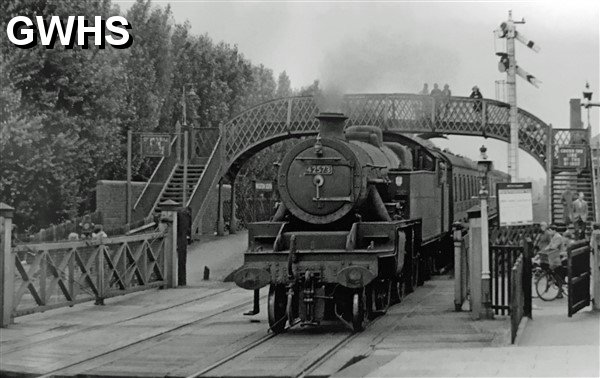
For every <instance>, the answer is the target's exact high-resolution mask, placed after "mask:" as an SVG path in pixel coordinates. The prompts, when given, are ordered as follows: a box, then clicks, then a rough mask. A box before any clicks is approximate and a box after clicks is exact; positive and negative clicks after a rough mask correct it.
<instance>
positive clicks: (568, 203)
mask: <svg viewBox="0 0 600 378" xmlns="http://www.w3.org/2000/svg"><path fill="white" fill-rule="evenodd" d="M560 202H561V203H562V205H563V223H564V224H569V223H571V214H573V192H572V191H571V187H570V186H567V188H566V189H565V191H564V192H563V194H562V195H561V196H560Z"/></svg>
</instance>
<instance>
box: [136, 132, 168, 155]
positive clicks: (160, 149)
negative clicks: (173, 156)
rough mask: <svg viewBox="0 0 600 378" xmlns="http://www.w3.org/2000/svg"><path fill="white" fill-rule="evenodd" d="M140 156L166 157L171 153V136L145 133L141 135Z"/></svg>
mask: <svg viewBox="0 0 600 378" xmlns="http://www.w3.org/2000/svg"><path fill="white" fill-rule="evenodd" d="M140 149H141V151H140V154H141V155H142V157H164V156H169V155H170V153H171V136H170V135H169V134H155V133H144V134H142V135H141V141H140Z"/></svg>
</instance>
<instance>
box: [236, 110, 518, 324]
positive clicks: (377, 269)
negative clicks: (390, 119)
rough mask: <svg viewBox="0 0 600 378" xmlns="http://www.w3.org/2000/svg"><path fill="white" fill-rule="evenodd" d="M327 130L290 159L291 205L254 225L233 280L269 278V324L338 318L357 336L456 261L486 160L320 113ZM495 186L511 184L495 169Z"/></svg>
mask: <svg viewBox="0 0 600 378" xmlns="http://www.w3.org/2000/svg"><path fill="white" fill-rule="evenodd" d="M317 118H318V119H319V121H320V128H319V133H318V135H317V136H316V138H310V139H306V140H303V141H301V142H300V143H298V144H296V145H295V146H294V147H293V148H292V149H291V150H290V151H289V152H288V153H287V154H286V155H285V156H284V158H283V161H282V162H281V165H280V168H279V173H278V180H277V183H278V184H277V185H278V189H279V193H280V196H281V204H280V206H279V207H278V209H277V211H276V213H275V215H274V216H273V218H272V220H271V221H268V222H256V223H251V224H249V225H248V249H247V251H246V253H245V254H244V265H243V266H242V267H241V268H240V269H239V270H238V271H237V272H236V273H235V275H234V280H235V282H236V284H237V285H238V286H240V287H242V288H245V289H249V290H256V289H259V288H262V287H265V286H267V285H269V295H268V305H267V310H268V319H269V326H270V328H271V329H272V330H273V331H274V332H283V331H284V330H285V329H286V324H287V323H289V324H295V323H296V322H300V323H301V324H303V325H317V324H320V323H321V322H322V321H324V320H335V319H336V318H337V319H339V320H341V321H342V322H343V323H345V324H346V325H348V326H349V327H351V328H352V329H353V330H354V331H361V330H362V329H364V327H365V325H366V323H367V322H368V321H369V320H370V319H372V318H374V317H375V316H377V315H380V314H383V313H385V312H386V311H387V309H388V307H389V306H390V305H391V304H393V303H396V302H399V301H400V300H401V299H402V297H403V296H404V295H405V294H407V293H409V292H411V291H413V290H414V289H415V287H416V286H417V285H420V284H422V283H423V282H424V280H426V279H428V278H429V276H430V275H431V274H432V273H434V272H435V271H436V270H438V269H440V267H443V266H448V265H451V264H452V262H453V257H452V256H453V254H452V239H451V230H452V224H453V222H455V221H464V220H466V211H467V209H469V208H470V207H471V206H473V205H475V204H476V203H477V200H476V197H474V196H476V194H477V191H478V188H479V184H478V183H479V178H478V173H477V166H476V164H475V163H474V162H473V161H471V160H469V159H466V158H464V157H460V156H457V155H453V154H451V153H449V152H442V151H440V150H439V149H438V148H436V147H434V146H433V145H432V144H431V143H430V142H429V141H427V140H423V139H420V138H417V137H410V136H406V135H399V134H386V138H385V139H384V135H383V133H382V131H381V129H379V128H378V127H375V126H350V127H347V128H345V121H346V119H347V117H345V116H344V115H343V114H341V113H321V114H320V115H319V116H317ZM489 180H490V182H489V185H490V186H489V188H490V189H494V188H495V184H496V183H497V182H500V181H506V180H508V175H506V174H504V173H502V172H498V171H492V172H491V174H490V175H489Z"/></svg>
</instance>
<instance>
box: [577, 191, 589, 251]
mask: <svg viewBox="0 0 600 378" xmlns="http://www.w3.org/2000/svg"><path fill="white" fill-rule="evenodd" d="M583 198H584V195H583V192H579V197H578V198H577V199H576V200H575V201H573V223H574V224H575V229H576V231H575V238H576V239H579V240H581V239H584V238H585V227H586V225H587V218H588V204H587V201H586V200H584V199H583Z"/></svg>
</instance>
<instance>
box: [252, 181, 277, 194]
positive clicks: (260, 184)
mask: <svg viewBox="0 0 600 378" xmlns="http://www.w3.org/2000/svg"><path fill="white" fill-rule="evenodd" d="M254 189H255V190H256V191H257V192H272V191H273V182H272V181H255V182H254Z"/></svg>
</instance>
